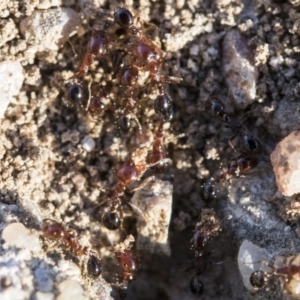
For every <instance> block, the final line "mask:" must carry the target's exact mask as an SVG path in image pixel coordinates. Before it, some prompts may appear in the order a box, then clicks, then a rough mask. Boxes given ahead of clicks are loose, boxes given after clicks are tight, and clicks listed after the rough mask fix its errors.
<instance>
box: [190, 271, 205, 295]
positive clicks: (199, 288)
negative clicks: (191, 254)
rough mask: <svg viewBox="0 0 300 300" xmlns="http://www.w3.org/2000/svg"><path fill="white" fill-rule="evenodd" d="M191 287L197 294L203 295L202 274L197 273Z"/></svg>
mask: <svg viewBox="0 0 300 300" xmlns="http://www.w3.org/2000/svg"><path fill="white" fill-rule="evenodd" d="M190 289H191V291H192V293H193V294H195V295H196V296H201V295H202V294H203V291H204V288H203V283H202V281H201V278H200V275H198V274H195V276H193V277H192V279H191V281H190Z"/></svg>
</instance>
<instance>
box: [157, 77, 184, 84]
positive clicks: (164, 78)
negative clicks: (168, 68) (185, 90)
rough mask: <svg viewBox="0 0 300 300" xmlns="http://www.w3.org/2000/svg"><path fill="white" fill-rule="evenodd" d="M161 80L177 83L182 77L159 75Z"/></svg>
mask: <svg viewBox="0 0 300 300" xmlns="http://www.w3.org/2000/svg"><path fill="white" fill-rule="evenodd" d="M160 78H161V82H165V83H170V84H179V83H181V82H183V79H182V78H180V77H176V76H167V75H160Z"/></svg>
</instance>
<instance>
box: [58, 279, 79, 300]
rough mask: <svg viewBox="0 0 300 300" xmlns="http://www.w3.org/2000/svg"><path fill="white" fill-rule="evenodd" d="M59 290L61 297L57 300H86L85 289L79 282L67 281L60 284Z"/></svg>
mask: <svg viewBox="0 0 300 300" xmlns="http://www.w3.org/2000/svg"><path fill="white" fill-rule="evenodd" d="M58 289H59V291H60V295H59V296H58V297H57V300H70V299H77V300H81V299H82V300H83V299H84V297H83V289H82V286H81V285H80V283H79V282H78V281H75V280H71V279H67V280H65V281H63V282H61V283H60V284H59V286H58Z"/></svg>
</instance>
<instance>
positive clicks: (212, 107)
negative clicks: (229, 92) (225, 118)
mask: <svg viewBox="0 0 300 300" xmlns="http://www.w3.org/2000/svg"><path fill="white" fill-rule="evenodd" d="M224 110H225V105H224V104H223V102H222V101H221V100H220V99H219V98H217V97H215V96H211V97H210V98H209V99H208V100H207V101H206V103H205V111H206V112H207V113H208V114H209V115H210V116H211V117H213V118H219V116H220V113H221V112H223V111H224Z"/></svg>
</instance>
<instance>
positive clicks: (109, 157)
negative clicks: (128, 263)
mask: <svg viewBox="0 0 300 300" xmlns="http://www.w3.org/2000/svg"><path fill="white" fill-rule="evenodd" d="M119 5H126V6H127V7H128V8H132V7H133V8H134V9H136V11H137V12H139V15H140V18H141V20H143V21H145V22H151V23H154V24H155V25H156V26H157V27H158V29H159V30H158V35H157V38H158V40H159V41H160V42H161V47H162V49H163V50H164V51H165V52H166V57H165V63H164V65H163V68H162V72H163V73H164V74H168V75H172V76H178V77H182V78H183V83H182V84H178V85H167V90H168V93H169V94H170V96H171V97H172V99H173V103H174V109H175V115H174V119H173V121H172V122H171V124H170V129H169V130H168V132H167V133H166V140H168V141H169V142H168V144H167V149H168V156H169V157H170V159H171V161H172V162H171V163H169V165H168V167H167V168H166V170H165V172H164V173H163V174H158V175H157V176H158V177H160V178H161V179H162V180H168V181H170V182H171V183H172V184H173V206H172V219H171V223H170V233H169V241H170V250H171V251H170V255H169V256H167V255H165V254H162V253H155V254H153V253H148V252H147V251H144V252H142V253H139V256H140V258H141V261H142V266H141V269H140V270H139V271H138V273H137V279H136V280H135V281H134V282H133V283H132V284H131V285H130V286H129V289H128V298H127V299H132V300H135V299H140V300H150V299H151V300H154V299H160V300H163V299H166V300H167V299H170V300H171V299H172V300H179V299H187V300H188V299H198V298H201V299H206V300H211V299H224V300H225V299H226V300H227V299H228V300H229V299H235V300H237V299H291V297H290V296H289V295H287V294H282V290H283V289H282V288H281V284H280V282H279V280H274V282H273V283H272V282H270V283H269V284H268V287H267V288H264V289H263V290H262V291H260V292H258V293H256V294H254V295H250V293H249V292H248V291H247V290H246V289H245V288H244V286H243V283H242V280H241V276H240V274H239V271H238V267H237V253H238V249H239V245H240V244H241V243H242V241H243V240H245V239H248V240H250V241H252V242H253V243H254V244H256V245H258V246H260V247H262V248H263V249H264V250H265V253H266V255H267V257H268V259H270V260H272V259H273V258H275V257H276V256H278V255H291V254H294V253H299V238H298V236H299V234H300V228H299V218H300V211H299V202H298V201H299V197H297V195H295V196H292V197H284V196H282V195H281V194H280V193H278V192H277V187H276V183H275V179H274V174H273V171H272V166H271V164H270V160H269V155H270V153H271V151H272V150H273V149H274V148H275V146H276V144H277V143H278V142H279V141H280V140H281V139H282V138H284V137H285V136H286V135H287V134H289V133H290V132H291V131H294V130H299V129H300V123H299V112H300V102H299V93H300V85H299V82H298V81H299V80H298V78H299V74H300V73H299V72H300V69H299V52H300V40H299V34H300V6H299V2H298V1H296V0H290V1H279V0H278V1H275V0H274V1H271V0H258V1H254V2H253V3H252V2H251V1H245V2H244V3H241V2H240V1H238V0H236V1H229V0H215V1H209V0H203V1H200V0H190V1H183V0H176V1H175V0H173V1H170V0H166V1H160V0H157V1H145V0H140V1H130V0H128V1H125V2H124V3H123V2H122V3H121V2H118V1H114V0H112V1H105V0H94V1H93V0H78V1H75V0H65V1H63V0H57V1H54V0H53V1H51V0H49V1H46V0H45V1H38V0H34V1H25V0H12V1H6V0H4V1H1V4H0V14H1V15H0V17H1V19H0V30H1V32H0V39H1V40H0V62H4V61H18V62H20V63H21V65H22V67H23V69H24V76H25V79H24V82H23V85H22V87H21V89H20V91H19V92H18V94H17V95H15V96H14V97H12V99H11V101H10V103H9V106H8V108H7V109H6V112H5V115H4V116H3V117H2V119H1V127H0V159H1V168H0V205H1V208H0V230H1V231H2V230H3V228H5V226H7V225H8V224H9V223H12V222H20V223H22V224H24V225H25V227H26V228H28V229H30V230H31V233H32V234H33V235H35V236H39V233H40V232H39V229H40V227H41V222H42V220H43V219H44V218H51V219H55V220H57V221H59V222H62V223H64V224H66V226H68V227H72V228H73V229H75V230H76V231H77V232H78V236H79V238H80V240H81V241H82V243H84V244H86V245H88V246H90V247H92V248H93V249H95V250H96V251H97V252H98V253H99V256H100V257H102V258H103V268H104V271H105V272H106V275H105V274H103V276H104V277H106V278H107V277H108V279H109V277H110V275H107V274H112V273H116V272H119V271H120V270H119V269H118V267H117V266H116V263H115V261H114V259H113V256H112V249H113V248H112V246H113V245H114V244H116V243H118V242H121V241H123V240H124V239H125V237H126V236H127V235H128V234H133V235H134V236H136V234H137V232H136V229H135V217H134V216H133V214H132V213H131V208H130V207H124V213H125V214H126V215H127V217H126V218H125V220H124V228H123V229H122V230H120V231H117V232H115V233H113V234H112V233H109V232H108V231H107V230H105V229H103V227H102V225H101V223H100V216H101V213H102V211H103V208H104V207H105V205H106V204H105V203H104V204H103V205H102V206H99V203H100V202H101V203H103V201H105V199H106V192H105V190H108V189H111V188H112V187H113V186H114V184H115V177H114V171H113V169H114V168H117V167H118V166H120V164H121V162H123V161H124V159H125V158H126V157H127V155H128V153H130V151H131V150H132V149H134V148H136V147H138V146H139V145H140V144H141V143H142V142H144V141H146V140H147V139H148V138H149V136H151V134H150V133H149V130H150V129H151V124H152V123H153V122H154V121H155V120H156V117H155V115H154V113H153V109H152V105H153V97H154V96H153V95H151V93H150V94H147V95H144V99H142V100H141V109H140V110H139V112H140V115H139V116H138V117H140V120H141V125H142V127H143V133H142V134H140V133H139V132H138V130H137V128H136V126H135V127H134V128H133V130H132V131H131V132H130V133H129V134H127V135H121V134H120V133H119V131H118V130H117V127H116V124H115V121H116V119H117V115H116V112H115V111H116V107H115V106H114V105H108V108H107V110H106V111H105V113H104V114H103V115H102V116H101V117H100V118H97V119H96V120H95V119H93V118H91V117H90V116H88V115H86V114H85V113H84V112H83V111H80V109H77V108H74V107H69V106H67V105H66V101H65V88H64V81H63V80H64V79H67V78H69V77H71V76H72V75H73V74H74V72H76V70H77V69H78V66H79V63H80V59H81V57H82V56H83V54H84V51H85V48H86V45H87V41H88V39H89V36H90V35H89V34H90V30H89V27H88V25H87V22H89V23H92V22H93V18H92V17H93V16H95V14H96V13H97V11H98V10H100V9H101V10H103V9H104V10H108V11H110V12H112V11H114V9H115V8H116V7H118V6H119ZM61 7H67V8H70V9H72V10H73V12H74V15H71V16H72V19H71V24H70V26H72V28H71V29H70V28H64V30H66V32H67V33H70V32H71V31H73V30H74V34H73V35H72V36H71V37H70V38H69V40H68V41H67V39H68V37H64V39H62V40H61V41H60V42H59V44H57V40H55V36H54V37H53V39H51V38H50V39H49V38H48V39H46V38H43V36H45V37H46V36H47V33H48V32H47V28H48V27H49V24H50V27H51V24H52V23H53V24H54V25H55V24H56V21H57V20H56V18H60V16H61V10H60V8H61ZM41 11H43V13H45V15H44V18H45V20H46V21H45V20H44V21H43V22H46V23H47V22H48V21H49V23H47V26H48V27H47V26H46V25H45V27H43V26H44V25H41V24H40V23H38V26H37V27H34V26H36V25H35V24H31V23H30V22H28V19H26V18H28V17H30V16H32V15H33V14H34V13H40V12H41ZM87 18H89V19H88V21H87ZM48 19H49V20H48ZM24 20H25V21H24ZM26 20H27V21H26ZM51 22H52V23H51ZM43 24H44V23H43ZM54 25H53V26H54ZM76 26H77V27H76ZM32 28H35V30H33V29H32ZM233 28H238V30H239V31H240V32H243V33H244V34H245V36H246V37H247V39H248V42H249V47H251V49H253V51H254V52H253V53H254V55H255V59H254V61H255V65H256V68H257V72H258V77H257V83H256V96H255V100H254V101H253V102H252V103H249V105H246V107H239V106H238V105H236V104H235V103H234V101H231V102H228V107H229V108H228V109H229V110H230V111H231V112H232V113H233V114H234V115H235V116H236V117H237V118H238V119H242V118H243V117H244V116H245V114H246V112H247V111H252V112H251V113H249V115H247V118H245V120H243V124H244V126H245V127H246V128H247V129H248V130H249V132H251V134H252V135H254V136H256V137H258V138H259V140H260V141H261V144H262V147H263V153H262V154H261V156H260V157H261V162H260V164H259V165H258V167H257V168H256V169H254V170H253V172H251V173H250V174H247V175H246V176H242V177H241V178H236V179H232V180H231V181H230V182H225V183H224V184H222V185H220V186H218V191H217V197H216V199H214V200H212V201H209V202H205V201H204V199H203V196H202V186H203V183H204V182H205V180H206V179H207V178H210V177H214V176H217V175H218V174H220V173H221V172H222V170H225V169H226V165H227V162H228V160H229V159H231V158H232V157H234V156H237V155H238V152H237V154H236V153H234V151H232V148H230V147H229V145H228V140H229V138H230V137H231V136H232V131H230V130H229V129H226V128H224V127H223V128H221V129H220V130H219V128H220V127H221V123H220V122H219V121H218V120H215V119H213V118H211V117H210V116H209V115H207V114H206V113H205V111H204V102H205V101H206V99H207V98H208V96H209V95H210V94H211V93H212V92H216V93H218V94H219V95H222V96H224V97H227V95H228V94H229V92H228V87H227V85H226V83H225V78H224V77H225V76H224V73H223V64H222V57H223V52H222V41H223V38H224V35H225V34H226V32H228V31H230V30H231V29H233ZM38 30H40V32H38ZM43 30H44V31H43ZM74 52H75V53H76V54H74ZM105 68H106V65H105V64H102V63H101V62H99V63H96V64H95V65H93V67H92V71H91V74H92V79H93V80H94V81H96V82H97V80H98V81H99V78H102V77H103V74H105V72H106V69H105ZM108 80H109V79H108ZM0 85H1V83H0ZM111 97H112V103H113V102H115V103H118V100H117V98H118V97H120V95H118V94H114V93H112V95H111ZM247 104H248V103H247ZM150 131H151V130H150ZM182 133H184V134H185V135H186V136H185V137H184V138H176V136H177V135H179V134H182ZM85 136H89V137H92V138H93V139H94V141H95V148H94V150H93V151H91V152H87V151H86V150H84V148H83V146H82V140H83V138H84V137H85ZM150 175H153V173H151V172H147V173H146V174H145V175H144V177H145V178H146V177H148V176H150ZM131 196H132V194H130V193H128V194H126V198H127V199H130V197H131ZM204 207H209V208H214V209H215V211H216V213H217V215H218V216H219V218H220V219H222V220H223V221H222V222H221V224H222V232H220V234H219V235H218V236H217V237H215V238H214V240H213V241H212V242H211V243H210V244H209V245H208V246H207V252H211V251H212V250H214V251H213V253H212V255H210V256H209V257H208V260H209V261H211V262H212V265H211V266H209V267H208V268H207V270H206V271H205V272H204V273H203V275H202V281H203V285H204V293H203V296H201V297H196V296H194V295H193V294H192V293H191V292H190V290H189V280H190V278H191V277H192V276H193V273H194V270H193V269H191V270H189V271H186V269H188V268H189V267H190V266H192V265H193V252H192V251H191V250H190V249H189V247H190V245H189V242H190V238H191V236H192V234H193V228H194V226H195V223H196V220H197V217H198V216H199V213H200V210H201V209H202V208H204ZM229 216H232V217H231V218H230V219H229V218H228V217H229ZM28 243H30V239H29V240H28ZM39 244H40V245H41V247H42V249H39V250H36V249H35V250H34V249H33V250H30V251H29V250H28V249H27V250H28V251H26V249H20V248H15V247H8V246H7V245H6V244H5V243H4V240H3V239H2V241H1V245H0V254H1V258H0V277H1V278H0V279H1V280H0V298H1V299H14V300H15V299H70V298H71V296H70V295H71V294H68V296H64V297H65V298H64V297H63V296H62V294H63V290H64V289H66V288H64V287H65V286H64V285H61V283H62V282H65V281H66V280H68V279H71V280H73V282H74V281H76V282H79V284H80V285H79V287H78V286H77V289H78V290H79V292H78V293H79V294H80V295H81V296H80V297H81V298H82V299H109V298H108V297H109V296H107V295H108V294H109V292H110V291H109V287H110V286H109V285H108V286H107V285H106V283H105V281H104V280H103V279H102V277H100V278H99V279H96V280H92V279H90V278H88V276H86V275H85V272H84V271H83V274H81V271H80V269H79V267H78V266H77V265H75V264H71V263H72V262H73V261H74V260H76V259H75V258H74V257H73V256H72V255H70V253H68V251H63V249H62V248H61V247H59V246H56V247H55V249H54V250H51V249H50V250H49V249H48V250H49V251H48V252H47V253H46V249H47V248H48V247H50V246H49V245H50V244H49V241H48V240H46V239H42V238H40V240H39ZM25 248H26V247H25ZM28 248H31V247H28ZM218 262H223V263H222V264H217V263H218ZM68 263H70V264H71V265H70V266H69V265H68ZM1 269H2V271H1ZM104 287H105V288H107V289H106V290H105V288H104ZM71 289H72V288H71ZM74 289H75V288H74ZM66 290H67V289H66ZM21 291H22V292H21ZM14 293H17V295H18V296H14V295H16V294H14ZM105 295H106V296H105ZM112 295H113V297H114V298H115V299H119V295H118V292H117V291H116V290H115V291H114V292H113V294H112ZM5 297H6V298H5ZM59 297H60V298H59ZM73 297H74V299H79V298H80V297H79V296H73Z"/></svg>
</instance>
